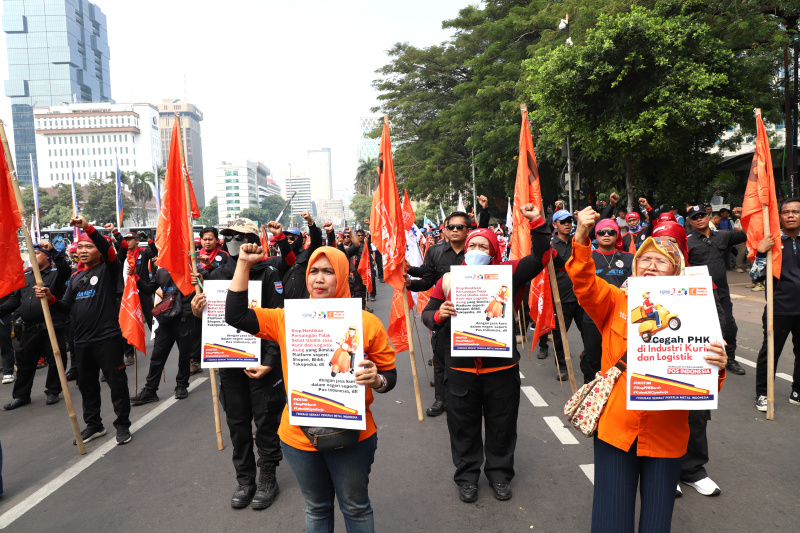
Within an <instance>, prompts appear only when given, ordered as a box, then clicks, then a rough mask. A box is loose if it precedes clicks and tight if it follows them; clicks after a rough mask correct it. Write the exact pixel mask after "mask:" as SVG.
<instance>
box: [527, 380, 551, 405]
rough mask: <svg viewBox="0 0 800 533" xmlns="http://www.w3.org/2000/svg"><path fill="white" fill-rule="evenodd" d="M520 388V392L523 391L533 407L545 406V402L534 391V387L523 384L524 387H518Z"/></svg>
mask: <svg viewBox="0 0 800 533" xmlns="http://www.w3.org/2000/svg"><path fill="white" fill-rule="evenodd" d="M520 389H522V392H523V393H525V396H527V397H528V399H529V400H530V401H531V403H532V404H533V406H534V407H547V402H546V401H544V398H542V396H541V395H540V394H539V393H538V392H536V389H534V388H533V387H531V386H530V385H525V386H524V387H520Z"/></svg>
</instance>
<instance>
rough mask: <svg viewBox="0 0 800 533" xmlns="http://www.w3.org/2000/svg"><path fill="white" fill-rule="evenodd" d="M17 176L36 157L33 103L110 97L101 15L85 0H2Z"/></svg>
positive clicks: (26, 176) (25, 179)
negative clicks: (31, 158)
mask: <svg viewBox="0 0 800 533" xmlns="http://www.w3.org/2000/svg"><path fill="white" fill-rule="evenodd" d="M3 31H4V32H5V34H6V49H7V51H8V80H6V82H5V95H6V96H7V97H9V98H10V99H11V118H12V122H13V126H14V149H15V153H16V164H17V176H18V177H19V181H20V183H21V184H23V185H26V184H29V183H30V180H31V168H30V163H29V160H30V157H31V156H32V157H33V160H34V161H36V160H37V153H36V134H35V131H34V130H35V127H34V119H33V108H34V107H35V106H52V105H62V104H69V103H74V102H113V101H114V100H112V99H111V85H110V80H111V78H110V76H109V64H108V62H109V55H110V54H109V49H108V34H107V31H106V16H105V15H104V14H103V12H102V11H101V10H100V8H98V7H97V6H96V5H94V4H92V3H91V2H87V1H86V0H3Z"/></svg>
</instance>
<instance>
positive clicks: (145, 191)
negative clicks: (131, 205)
mask: <svg viewBox="0 0 800 533" xmlns="http://www.w3.org/2000/svg"><path fill="white" fill-rule="evenodd" d="M153 176H154V174H153V173H152V172H145V173H143V174H140V173H138V172H130V173H129V174H128V178H129V179H130V181H131V195H132V196H133V198H134V199H135V200H136V201H137V202H139V203H140V206H139V209H138V210H137V211H134V212H133V215H134V216H133V218H134V220H136V223H137V224H143V223H144V221H145V220H146V219H147V211H146V204H147V202H149V201H150V200H152V199H153V190H154V187H155V185H154V184H155V182H154V181H153Z"/></svg>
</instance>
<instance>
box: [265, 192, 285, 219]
mask: <svg viewBox="0 0 800 533" xmlns="http://www.w3.org/2000/svg"><path fill="white" fill-rule="evenodd" d="M285 205H286V200H284V199H283V197H282V196H280V195H278V194H273V195H270V196H267V197H266V198H264V201H263V202H261V209H263V210H264V211H265V212H266V213H265V214H266V216H265V218H264V220H265V222H264V223H265V224H266V223H267V222H269V221H270V220H275V219H276V218H278V215H279V214H280V212H281V209H283V207H284V206H285Z"/></svg>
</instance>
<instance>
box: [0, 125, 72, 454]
mask: <svg viewBox="0 0 800 533" xmlns="http://www.w3.org/2000/svg"><path fill="white" fill-rule="evenodd" d="M0 139H2V145H3V151H4V152H5V159H6V164H7V165H8V172H9V176H10V178H11V182H12V184H13V187H14V196H15V197H16V200H17V207H18V208H19V214H20V217H21V218H22V220H23V224H22V228H23V229H22V232H23V233H24V234H25V244H26V246H27V247H28V251H29V254H30V258H31V261H30V263H31V269H32V270H33V276H34V278H35V279H36V285H38V286H39V287H43V286H44V281H42V273H41V272H40V271H39V263H38V261H36V254H35V253H34V252H33V239H31V234H30V232H29V231H28V226H27V225H26V223H25V219H26V218H27V217H26V216H25V208H24V207H23V205H22V194H21V193H20V190H19V182H18V181H17V174H16V171H15V170H14V161H13V159H12V158H11V152H10V151H9V147H8V138H7V137H6V128H5V123H4V122H3V121H2V120H0ZM39 301H40V302H41V303H42V312H43V313H44V321H45V324H46V325H47V334H48V336H49V337H50V346H52V348H53V358H54V359H55V360H56V368H57V369H58V379H59V381H60V382H61V390H62V391H63V392H64V403H65V404H66V405H67V413H68V414H69V421H70V424H71V425H72V434H73V435H74V436H75V443H76V444H77V445H78V453H79V454H80V455H85V454H86V447H85V446H84V445H83V437H81V430H80V427H79V426H78V416H77V415H76V414H75V406H74V405H73V403H72V394H70V391H69V383H67V376H66V374H65V373H64V363H63V361H61V349H60V348H59V347H58V341H57V340H56V332H55V329H54V328H53V317H52V316H51V315H50V306H49V305H48V303H47V300H44V299H42V300H39Z"/></svg>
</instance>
